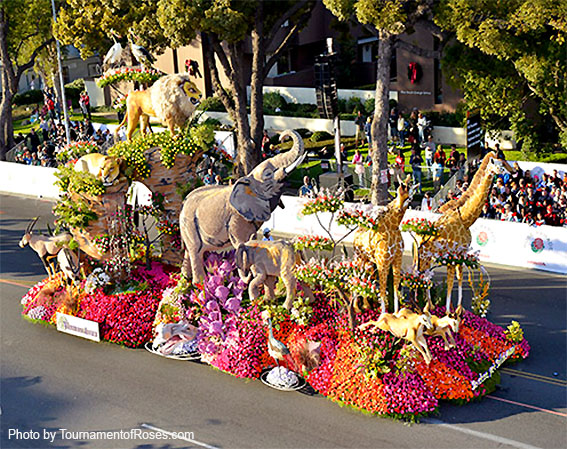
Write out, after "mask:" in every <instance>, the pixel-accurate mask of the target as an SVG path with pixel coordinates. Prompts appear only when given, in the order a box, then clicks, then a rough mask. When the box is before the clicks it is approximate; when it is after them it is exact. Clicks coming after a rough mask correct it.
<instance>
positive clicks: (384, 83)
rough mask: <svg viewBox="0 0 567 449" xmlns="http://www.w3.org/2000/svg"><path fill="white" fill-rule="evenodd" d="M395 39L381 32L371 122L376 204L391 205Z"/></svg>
mask: <svg viewBox="0 0 567 449" xmlns="http://www.w3.org/2000/svg"><path fill="white" fill-rule="evenodd" d="M393 44H394V38H393V37H392V36H390V35H387V34H384V33H380V35H379V41H378V61H377V70H376V93H375V97H374V98H375V106H374V120H373V121H372V150H373V153H372V187H371V195H372V196H371V201H372V204H374V205H385V204H387V203H388V181H387V175H388V115H389V110H390V107H389V96H390V60H391V58H392V48H393Z"/></svg>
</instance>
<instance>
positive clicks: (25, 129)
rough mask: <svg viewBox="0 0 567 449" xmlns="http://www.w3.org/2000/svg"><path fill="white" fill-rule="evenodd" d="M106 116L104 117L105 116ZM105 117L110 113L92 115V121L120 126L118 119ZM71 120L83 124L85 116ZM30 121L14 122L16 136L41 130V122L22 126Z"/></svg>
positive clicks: (73, 115)
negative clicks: (32, 130) (33, 130)
mask: <svg viewBox="0 0 567 449" xmlns="http://www.w3.org/2000/svg"><path fill="white" fill-rule="evenodd" d="M103 114H104V115H103ZM105 115H108V113H106V114H105V113H100V115H99V114H97V113H96V112H94V113H92V121H93V122H94V123H102V124H105V125H107V124H115V125H117V124H118V120H117V119H109V118H107V117H106V116H105ZM69 119H70V120H72V121H79V122H82V121H83V115H82V114H71V115H70V116H69ZM26 120H28V119H20V120H15V121H14V134H18V133H23V134H28V133H29V132H30V131H31V129H32V128H33V129H36V130H37V129H39V122H36V123H34V124H28V125H22V122H24V121H26Z"/></svg>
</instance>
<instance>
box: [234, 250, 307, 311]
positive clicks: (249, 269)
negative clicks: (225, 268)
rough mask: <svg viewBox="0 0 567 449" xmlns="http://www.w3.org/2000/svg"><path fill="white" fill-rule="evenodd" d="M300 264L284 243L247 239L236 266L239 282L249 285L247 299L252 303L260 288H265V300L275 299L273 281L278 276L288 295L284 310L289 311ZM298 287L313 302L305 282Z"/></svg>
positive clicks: (238, 255) (274, 284) (293, 297)
mask: <svg viewBox="0 0 567 449" xmlns="http://www.w3.org/2000/svg"><path fill="white" fill-rule="evenodd" d="M299 263H301V256H300V255H299V253H297V252H295V250H294V248H293V245H292V244H291V243H288V242H285V241H283V240H275V241H257V240H250V241H249V242H247V243H241V244H240V245H239V246H238V248H237V250H236V266H237V267H238V272H239V273H240V276H241V277H242V279H243V280H244V281H245V282H249V285H248V290H249V293H250V299H251V300H252V301H255V300H256V299H257V298H258V296H259V295H260V286H262V285H264V287H265V289H266V299H267V300H268V301H272V300H273V299H274V298H275V294H274V289H275V286H276V282H277V281H278V277H281V278H282V281H283V283H284V285H285V288H286V292H287V296H286V300H285V302H284V307H285V308H286V309H288V310H289V309H291V305H292V303H293V300H294V299H295V293H296V287H297V279H296V277H295V274H294V270H295V266H296V265H297V264H299ZM250 278H252V281H250ZM300 284H301V288H303V291H304V292H305V295H306V296H307V297H308V298H309V302H311V301H313V300H314V299H315V298H314V296H313V292H312V291H311V288H309V286H308V285H306V284H304V283H300Z"/></svg>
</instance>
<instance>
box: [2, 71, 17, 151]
mask: <svg viewBox="0 0 567 449" xmlns="http://www.w3.org/2000/svg"><path fill="white" fill-rule="evenodd" d="M11 106H12V94H11V93H10V89H8V88H7V87H6V84H5V77H4V76H3V77H2V102H0V161H5V160H6V153H7V152H8V150H9V149H10V148H12V146H13V139H14V131H13V126H12V108H11Z"/></svg>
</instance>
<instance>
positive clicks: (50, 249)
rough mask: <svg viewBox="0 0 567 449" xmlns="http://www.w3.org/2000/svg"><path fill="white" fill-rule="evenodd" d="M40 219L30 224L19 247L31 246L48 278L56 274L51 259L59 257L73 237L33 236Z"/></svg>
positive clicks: (63, 235) (67, 235) (69, 235)
mask: <svg viewBox="0 0 567 449" xmlns="http://www.w3.org/2000/svg"><path fill="white" fill-rule="evenodd" d="M38 219H39V217H36V218H35V219H33V220H32V221H31V222H30V224H29V225H28V227H27V228H26V232H25V233H24V235H23V237H22V238H21V240H20V243H19V245H20V248H24V247H25V246H26V245H29V246H30V247H31V249H33V250H34V251H35V252H36V253H37V255H38V256H39V258H40V259H41V261H42V262H43V266H44V267H45V271H47V274H48V276H49V277H51V276H53V275H54V274H55V273H54V270H53V267H51V265H50V262H49V261H50V259H53V258H54V257H57V254H58V253H59V251H61V249H62V248H63V246H64V245H65V244H67V243H69V242H70V241H71V239H72V238H73V236H72V235H71V234H69V233H63V234H59V235H56V236H54V237H48V236H44V235H37V234H33V233H32V230H33V227H34V225H35V224H36V223H37V220H38Z"/></svg>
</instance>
